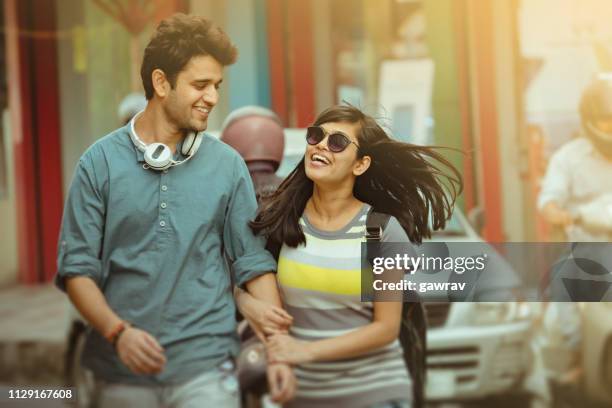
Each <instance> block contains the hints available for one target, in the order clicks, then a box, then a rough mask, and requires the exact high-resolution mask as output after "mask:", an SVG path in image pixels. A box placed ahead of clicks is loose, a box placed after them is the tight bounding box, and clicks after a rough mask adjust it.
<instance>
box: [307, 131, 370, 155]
mask: <svg viewBox="0 0 612 408" xmlns="http://www.w3.org/2000/svg"><path fill="white" fill-rule="evenodd" d="M325 136H327V134H326V133H325V129H323V128H322V127H320V126H309V127H308V129H307V131H306V142H307V143H308V144H309V145H312V146H314V145H318V144H319V143H321V142H322V141H323V140H324V139H325ZM351 143H352V144H354V145H355V146H357V150H359V145H358V144H357V143H355V142H353V141H352V140H351V139H349V137H348V136H347V135H345V134H344V133H342V132H333V133H330V134H329V139H327V148H328V149H329V150H330V151H331V152H332V153H340V152H342V151H344V149H346V148H347V147H348V145H350V144H351Z"/></svg>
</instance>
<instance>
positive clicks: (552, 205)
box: [542, 201, 574, 227]
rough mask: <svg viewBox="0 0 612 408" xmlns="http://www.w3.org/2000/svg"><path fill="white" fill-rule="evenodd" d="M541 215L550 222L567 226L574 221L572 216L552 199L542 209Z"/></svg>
mask: <svg viewBox="0 0 612 408" xmlns="http://www.w3.org/2000/svg"><path fill="white" fill-rule="evenodd" d="M542 215H543V216H544V218H545V219H546V221H548V222H549V223H550V224H553V225H559V226H561V227H567V226H569V225H572V224H573V223H574V217H572V214H571V213H570V212H569V211H566V210H564V209H563V208H561V207H560V206H559V204H557V203H556V202H554V201H551V202H549V203H548V204H546V205H545V206H544V208H543V209H542Z"/></svg>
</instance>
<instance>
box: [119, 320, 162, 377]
mask: <svg viewBox="0 0 612 408" xmlns="http://www.w3.org/2000/svg"><path fill="white" fill-rule="evenodd" d="M117 353H118V354H119V358H120V359H121V362H122V363H123V364H125V365H126V366H127V367H128V368H129V369H130V370H131V371H132V372H133V373H135V374H159V373H160V372H161V371H162V370H163V369H164V366H165V364H166V357H165V356H164V349H163V348H162V347H161V346H160V345H159V343H158V342H157V340H155V338H154V337H153V336H151V335H150V334H149V333H147V332H145V331H143V330H140V329H137V328H135V327H127V328H126V329H125V330H124V331H123V333H121V335H120V337H119V340H118V341H117Z"/></svg>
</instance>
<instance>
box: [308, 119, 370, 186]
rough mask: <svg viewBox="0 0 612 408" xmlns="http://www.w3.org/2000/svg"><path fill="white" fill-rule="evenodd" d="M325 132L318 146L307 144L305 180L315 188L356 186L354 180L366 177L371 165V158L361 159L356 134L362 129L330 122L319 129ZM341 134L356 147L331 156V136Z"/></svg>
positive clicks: (351, 124) (350, 146) (349, 146)
mask: <svg viewBox="0 0 612 408" xmlns="http://www.w3.org/2000/svg"><path fill="white" fill-rule="evenodd" d="M320 127H321V128H322V129H323V130H324V132H325V138H324V139H323V140H321V141H320V142H319V143H318V144H316V145H310V144H308V145H307V147H306V154H305V158H304V166H305V170H306V177H308V178H309V179H310V180H312V181H313V182H314V183H315V184H325V185H341V184H344V183H346V182H353V183H354V182H355V178H356V177H357V176H360V175H361V174H363V173H364V172H365V171H366V170H367V169H368V167H369V165H370V158H369V157H368V156H365V157H362V158H361V159H358V150H357V146H356V145H359V141H358V140H357V132H358V129H359V126H358V125H357V124H354V123H347V122H329V123H324V124H322V125H321V126H320ZM333 133H342V134H344V135H345V136H346V137H348V138H349V140H350V141H351V142H353V143H350V144H349V145H348V146H347V147H346V149H344V150H343V151H341V152H339V153H334V152H332V151H331V150H330V149H329V147H328V143H329V135H331V134H333Z"/></svg>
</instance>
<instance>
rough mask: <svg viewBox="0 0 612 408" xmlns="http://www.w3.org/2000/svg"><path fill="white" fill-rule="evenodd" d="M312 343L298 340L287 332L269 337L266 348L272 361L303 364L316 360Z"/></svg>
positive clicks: (269, 359)
mask: <svg viewBox="0 0 612 408" xmlns="http://www.w3.org/2000/svg"><path fill="white" fill-rule="evenodd" d="M310 346H311V343H310V342H308V341H302V340H296V339H294V338H293V337H291V336H288V335H286V334H276V335H274V336H272V337H270V338H269V339H268V342H267V343H266V349H267V351H268V361H270V362H271V363H286V364H303V363H309V362H311V361H313V360H314V355H313V353H312V351H311V347H310Z"/></svg>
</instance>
